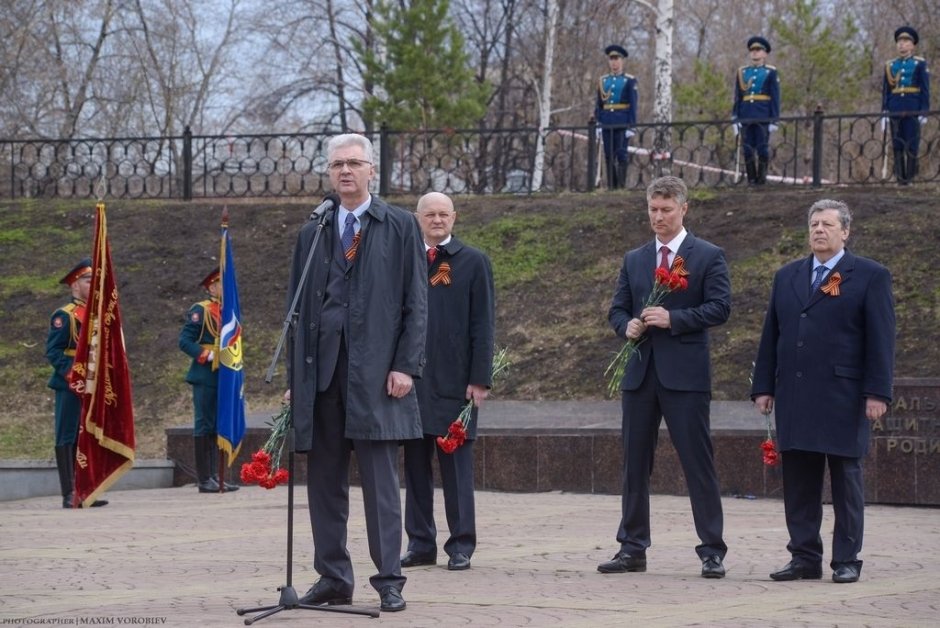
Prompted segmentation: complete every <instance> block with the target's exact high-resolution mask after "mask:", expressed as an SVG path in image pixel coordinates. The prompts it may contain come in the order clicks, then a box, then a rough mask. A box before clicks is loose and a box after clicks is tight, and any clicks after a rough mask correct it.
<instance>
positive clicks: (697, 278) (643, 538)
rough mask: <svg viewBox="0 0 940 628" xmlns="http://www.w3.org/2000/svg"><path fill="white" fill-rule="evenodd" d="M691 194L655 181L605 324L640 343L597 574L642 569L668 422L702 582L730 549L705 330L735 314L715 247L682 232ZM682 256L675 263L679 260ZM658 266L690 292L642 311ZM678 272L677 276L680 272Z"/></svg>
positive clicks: (627, 387)
mask: <svg viewBox="0 0 940 628" xmlns="http://www.w3.org/2000/svg"><path fill="white" fill-rule="evenodd" d="M687 199H688V190H687V188H686V186H685V183H683V182H682V180H681V179H678V178H676V177H661V178H659V179H656V180H654V181H653V182H652V183H650V185H649V187H648V188H647V189H646V200H647V207H648V213H649V219H650V226H651V227H652V229H653V232H654V233H655V234H656V237H655V239H654V240H653V241H652V242H648V243H647V244H644V245H643V246H641V247H640V248H637V249H634V250H632V251H630V252H628V253H627V254H626V255H625V256H624V259H623V266H622V267H621V269H620V278H619V280H618V282H617V291H616V292H615V293H614V298H613V303H612V305H611V306H610V312H609V313H608V319H609V321H610V324H611V326H612V327H613V328H614V331H615V332H616V333H617V337H619V338H626V339H628V340H640V339H641V338H642V339H643V342H642V343H641V344H639V346H638V350H637V353H638V355H636V356H634V358H633V359H632V360H631V361H630V362H629V363H628V364H627V368H626V371H625V372H624V376H623V381H622V383H621V385H620V389H621V391H622V394H621V405H622V410H623V504H622V510H623V517H622V519H621V521H620V527H619V529H618V531H617V541H618V542H619V543H620V549H619V551H618V552H617V553H616V554H615V555H614V557H613V558H612V559H611V560H609V561H607V562H604V563H601V564H600V565H598V567H597V570H598V571H600V572H601V573H623V572H628V571H646V549H647V548H648V547H649V546H650V544H651V543H650V521H649V481H650V473H651V472H652V469H653V453H654V451H655V449H656V443H657V436H658V434H659V425H660V422H661V421H662V419H663V418H664V417H665V419H666V426H667V427H668V428H669V436H670V438H671V439H672V442H673V445H675V448H676V451H677V453H678V455H679V462H680V463H681V464H682V470H683V472H684V474H685V478H686V485H687V486H688V488H689V498H690V500H691V502H692V517H693V519H694V521H695V531H696V532H697V533H698V537H699V539H701V541H702V542H701V544H700V545H698V546H697V547H696V548H695V551H696V553H697V554H698V556H699V558H700V559H701V561H702V576H703V577H705V578H722V577H724V575H725V568H724V565H723V561H724V557H725V553H726V552H727V549H728V548H727V546H726V545H725V542H724V541H723V540H722V528H723V518H722V508H721V493H720V490H719V487H718V476H717V474H716V473H715V465H714V454H713V451H712V442H711V436H710V435H709V405H710V402H711V362H710V358H709V354H708V328H709V327H715V326H717V325H721V324H722V323H724V322H725V321H727V320H728V315H729V314H730V312H731V282H730V280H729V277H728V266H727V264H726V263H725V256H724V253H723V252H722V250H721V249H720V248H718V247H717V246H715V245H714V244H711V243H709V242H706V241H705V240H701V239H699V238H696V237H695V236H694V235H692V234H691V233H689V232H688V231H687V230H686V229H685V227H684V226H683V224H682V222H683V218H684V217H685V215H686V212H687V211H688V202H687ZM680 258H681V260H682V261H681V262H678V261H677V260H679V259H680ZM657 267H662V268H666V269H670V268H672V269H678V268H679V267H684V268H685V270H686V271H687V273H688V274H687V275H686V276H685V278H686V279H687V280H688V288H687V289H684V290H681V291H676V292H672V293H670V294H668V295H666V297H665V300H664V301H663V304H662V305H661V306H657V307H647V298H648V296H649V294H650V291H651V290H652V288H653V276H654V273H655V271H656V268H657ZM677 272H678V271H677Z"/></svg>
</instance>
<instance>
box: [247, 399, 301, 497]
mask: <svg viewBox="0 0 940 628" xmlns="http://www.w3.org/2000/svg"><path fill="white" fill-rule="evenodd" d="M268 425H270V426H271V434H270V436H268V440H267V441H266V442H265V443H264V446H263V447H262V448H261V449H259V450H258V451H256V452H255V453H253V454H252V455H251V462H246V463H244V464H243V465H242V470H241V475H240V477H241V481H242V483H243V484H257V485H258V486H262V487H264V488H267V489H271V488H274V487H275V486H277V485H278V484H287V480H288V479H289V475H288V473H287V469H281V468H280V466H281V454H282V453H284V441H286V440H287V432H288V430H290V406H289V405H284V406H283V407H282V408H281V412H280V413H279V414H278V415H277V416H274V417H272V418H271V420H270V421H269V422H268Z"/></svg>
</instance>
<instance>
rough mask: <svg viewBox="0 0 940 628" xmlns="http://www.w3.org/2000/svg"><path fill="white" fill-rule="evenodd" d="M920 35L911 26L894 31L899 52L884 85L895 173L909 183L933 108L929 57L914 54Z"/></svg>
mask: <svg viewBox="0 0 940 628" xmlns="http://www.w3.org/2000/svg"><path fill="white" fill-rule="evenodd" d="M919 39H920V38H919V37H918V36H917V31H916V30H914V29H913V28H911V27H910V26H902V27H901V28H899V29H897V30H896V31H894V41H895V42H896V44H897V49H898V56H897V57H895V58H894V59H891V60H890V61H887V62H886V63H885V76H884V80H883V81H882V88H881V94H882V95H881V110H882V111H883V112H884V113H885V116H886V117H887V118H888V120H889V121H890V123H891V147H892V150H893V151H894V174H895V176H896V177H897V180H898V183H900V184H901V185H908V184H909V183H910V182H911V179H913V178H914V177H915V176H916V175H917V152H918V150H919V149H920V127H921V125H922V124H924V123H926V122H927V117H926V113H927V111H929V110H930V72H929V71H928V69H927V61H925V60H924V58H923V57H918V56H916V55H915V54H914V48H915V47H916V46H917V42H918V41H919ZM882 124H884V121H882Z"/></svg>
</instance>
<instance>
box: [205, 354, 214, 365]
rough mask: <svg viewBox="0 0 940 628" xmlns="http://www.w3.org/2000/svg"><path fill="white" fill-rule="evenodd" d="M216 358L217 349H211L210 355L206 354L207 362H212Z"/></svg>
mask: <svg viewBox="0 0 940 628" xmlns="http://www.w3.org/2000/svg"><path fill="white" fill-rule="evenodd" d="M213 359H215V351H210V352H209V355H207V356H206V363H207V364H208V363H209V362H212V360H213Z"/></svg>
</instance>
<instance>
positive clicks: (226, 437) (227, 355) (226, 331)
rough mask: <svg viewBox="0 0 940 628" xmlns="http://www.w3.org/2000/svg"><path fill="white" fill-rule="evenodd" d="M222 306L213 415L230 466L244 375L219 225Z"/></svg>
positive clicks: (234, 288)
mask: <svg viewBox="0 0 940 628" xmlns="http://www.w3.org/2000/svg"><path fill="white" fill-rule="evenodd" d="M219 259H221V260H222V264H221V267H220V269H221V273H222V281H221V283H222V299H221V301H222V306H221V308H220V317H219V318H220V326H221V330H220V331H219V349H218V351H217V352H216V355H217V356H219V357H218V360H219V403H218V411H217V418H216V425H217V429H218V434H219V436H218V444H219V449H222V450H223V451H225V453H226V455H227V460H228V465H229V466H232V462H234V460H235V457H236V456H238V450H239V449H240V448H241V446H242V438H244V436H245V376H244V372H243V371H242V324H241V308H240V307H239V305H238V282H237V281H236V280H235V265H234V264H233V263H232V241H231V239H230V238H229V234H228V225H227V224H226V223H225V222H224V221H223V224H222V254H221V255H220V256H219Z"/></svg>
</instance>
